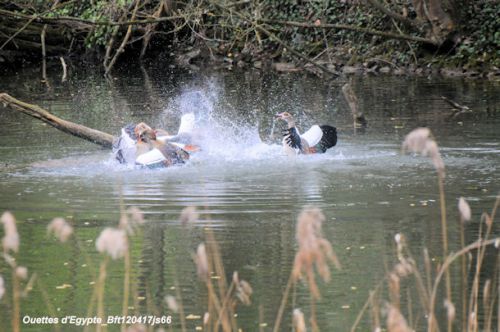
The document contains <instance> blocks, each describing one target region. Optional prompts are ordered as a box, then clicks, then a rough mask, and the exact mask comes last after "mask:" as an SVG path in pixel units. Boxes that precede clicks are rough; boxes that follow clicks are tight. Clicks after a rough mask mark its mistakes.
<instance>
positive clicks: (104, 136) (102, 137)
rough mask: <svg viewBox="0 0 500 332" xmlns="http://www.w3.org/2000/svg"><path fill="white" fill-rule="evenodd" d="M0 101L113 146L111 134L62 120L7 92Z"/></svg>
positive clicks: (70, 131) (69, 131)
mask: <svg viewBox="0 0 500 332" xmlns="http://www.w3.org/2000/svg"><path fill="white" fill-rule="evenodd" d="M0 102H2V103H3V105H4V106H5V107H8V108H10V109H12V110H15V111H19V112H21V113H24V114H27V115H29V116H31V117H34V118H36V119H38V120H40V121H43V122H45V123H47V124H49V125H51V126H52V127H54V128H56V129H59V130H61V131H63V132H65V133H67V134H70V135H73V136H76V137H79V138H83V139H85V140H87V141H89V142H92V143H95V144H97V145H100V146H102V147H104V148H108V149H111V148H112V146H113V142H114V140H115V137H114V136H113V135H110V134H108V133H104V132H102V131H99V130H96V129H92V128H89V127H85V126H82V125H79V124H77V123H74V122H70V121H66V120H63V119H61V118H59V117H57V116H55V115H53V114H51V113H49V112H48V111H46V110H44V109H43V108H41V107H40V106H37V105H32V104H28V103H25V102H22V101H20V100H18V99H16V98H14V97H12V96H10V95H9V94H7V93H0Z"/></svg>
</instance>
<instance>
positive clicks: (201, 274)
mask: <svg viewBox="0 0 500 332" xmlns="http://www.w3.org/2000/svg"><path fill="white" fill-rule="evenodd" d="M194 262H195V263H196V273H197V274H198V278H200V280H201V281H205V282H206V281H207V280H208V278H209V271H208V257H207V250H206V248H205V244H203V243H200V244H199V245H198V248H197V249H196V255H195V256H194Z"/></svg>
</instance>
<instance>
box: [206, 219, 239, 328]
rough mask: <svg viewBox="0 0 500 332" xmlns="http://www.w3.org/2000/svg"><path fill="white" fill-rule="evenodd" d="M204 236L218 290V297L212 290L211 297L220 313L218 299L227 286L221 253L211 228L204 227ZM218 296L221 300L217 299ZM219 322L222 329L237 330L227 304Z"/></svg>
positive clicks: (231, 309) (221, 296)
mask: <svg viewBox="0 0 500 332" xmlns="http://www.w3.org/2000/svg"><path fill="white" fill-rule="evenodd" d="M205 237H206V239H207V243H208V246H209V247H208V248H209V252H210V255H209V258H210V261H211V263H212V265H211V266H213V267H214V270H215V274H216V275H217V285H218V290H219V297H217V295H216V293H215V292H214V293H213V295H215V297H213V299H214V304H215V308H216V310H217V311H218V312H219V314H220V312H221V305H220V301H221V300H222V299H223V298H224V296H225V294H226V292H227V291H226V288H227V282H226V272H225V270H224V265H223V264H222V255H221V253H220V250H219V246H218V244H217V241H216V239H215V235H214V233H213V231H212V230H211V229H206V230H205ZM210 284H211V282H210ZM212 289H213V287H212ZM219 298H220V299H221V300H219ZM214 317H217V316H214ZM221 322H222V329H223V330H224V331H231V330H233V331H237V330H238V327H237V323H236V319H235V317H234V311H233V307H232V306H228V307H227V309H226V310H225V312H223V313H222V320H221Z"/></svg>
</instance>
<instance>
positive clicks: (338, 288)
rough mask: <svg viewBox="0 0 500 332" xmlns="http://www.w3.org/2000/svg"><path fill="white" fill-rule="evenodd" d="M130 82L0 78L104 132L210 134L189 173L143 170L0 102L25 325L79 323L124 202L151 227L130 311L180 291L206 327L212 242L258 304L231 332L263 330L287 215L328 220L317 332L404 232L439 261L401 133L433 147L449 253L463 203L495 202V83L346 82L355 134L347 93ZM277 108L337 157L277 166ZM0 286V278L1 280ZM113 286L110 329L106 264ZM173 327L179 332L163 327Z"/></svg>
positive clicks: (161, 308)
mask: <svg viewBox="0 0 500 332" xmlns="http://www.w3.org/2000/svg"><path fill="white" fill-rule="evenodd" d="M130 67H131V68H123V69H122V70H121V71H119V72H117V73H116V74H114V77H113V78H112V79H110V80H106V79H104V78H103V77H102V76H101V74H100V73H99V72H98V71H94V70H85V71H76V70H75V69H74V70H71V71H70V80H69V81H67V82H64V83H61V82H60V80H59V75H60V72H59V68H58V67H57V66H54V67H53V68H51V70H50V71H49V82H48V84H46V83H44V82H41V80H40V73H39V72H38V69H37V68H27V69H23V70H20V71H18V72H16V73H14V72H4V73H3V74H2V80H1V81H0V91H6V92H8V93H10V94H11V95H13V96H15V97H17V98H19V99H22V100H25V101H28V102H31V103H35V104H39V105H41V106H43V107H45V108H46V109H48V110H49V111H50V112H52V113H54V114H56V115H58V116H60V117H62V118H64V119H67V120H70V121H74V122H77V123H80V124H84V125H87V126H89V127H92V128H96V129H99V130H103V131H106V132H109V133H112V134H118V133H119V130H120V128H121V127H122V126H124V125H126V124H128V123H134V122H139V121H145V122H147V123H149V124H151V125H152V126H155V127H162V128H165V129H167V130H170V131H175V130H176V128H177V126H178V123H179V118H180V116H181V115H182V113H183V112H187V111H195V112H196V114H197V116H198V117H200V118H202V119H203V121H204V123H205V125H204V128H203V130H204V131H205V133H204V134H205V137H206V141H205V142H204V146H205V148H204V150H203V151H202V152H200V153H198V154H196V155H194V156H193V158H192V159H191V161H190V162H189V163H188V164H187V165H185V166H183V167H176V168H170V169H163V170H139V169H133V168H130V167H126V166H123V165H119V164H117V163H116V162H115V161H114V160H113V158H112V156H111V153H110V152H109V151H106V150H103V149H101V148H99V147H97V146H95V145H93V144H91V143H87V142H84V141H82V140H81V139H78V138H74V137H71V136H68V135H66V134H64V133H61V132H59V131H57V130H56V129H53V128H52V127H50V126H48V125H45V124H43V123H41V122H40V121H38V120H35V119H32V118H30V117H28V116H26V115H23V114H19V113H15V112H14V111H12V110H10V109H7V108H3V107H2V106H1V105H0V141H1V144H0V160H1V164H0V188H1V190H0V210H1V211H3V210H10V211H12V212H13V213H14V214H15V216H16V217H17V219H18V221H19V225H18V227H19V231H20V236H21V249H20V253H19V255H18V256H17V257H18V258H17V259H18V261H19V263H20V264H23V265H26V266H28V268H29V270H30V271H32V272H36V273H37V276H38V278H37V279H38V280H39V282H38V283H37V284H36V287H34V290H33V291H32V293H31V294H29V295H28V297H27V298H26V299H24V300H23V302H22V313H23V314H27V315H31V316H43V315H57V316H64V315H78V316H86V312H87V309H88V307H89V300H90V294H91V290H92V283H93V281H94V280H95V277H96V273H97V266H98V264H99V261H100V260H101V257H100V256H99V255H98V254H97V252H96V250H95V245H94V241H95V238H96V237H97V236H98V235H99V233H100V232H101V230H102V229H103V228H104V227H106V226H113V225H116V224H117V222H118V220H119V214H120V212H119V211H120V202H121V201H122V202H123V205H124V206H125V207H131V206H136V207H139V208H140V209H142V210H143V211H144V213H145V216H146V219H147V221H148V222H147V224H146V225H145V226H144V227H143V230H142V234H139V235H137V236H136V237H134V240H133V243H132V259H133V262H132V264H133V272H132V274H133V279H134V280H137V284H136V285H135V287H136V289H135V290H136V293H134V294H135V295H134V300H133V301H132V300H131V301H130V302H131V304H130V306H133V308H131V309H130V310H131V312H140V313H144V312H153V311H154V312H156V311H158V312H168V309H166V308H165V303H164V302H163V299H164V297H165V296H166V295H168V294H172V295H175V293H176V290H175V287H176V284H178V286H177V287H179V288H180V293H181V294H182V300H183V304H184V310H185V313H186V315H188V314H192V315H200V316H203V313H204V312H205V311H206V291H205V289H204V285H203V284H202V283H200V282H199V281H198V279H197V277H196V269H195V266H194V264H193V261H192V257H191V254H192V253H193V252H194V250H195V249H196V247H197V245H198V244H199V243H201V242H202V241H204V233H205V231H206V230H207V229H209V230H212V231H213V232H214V234H215V237H216V239H217V242H218V243H219V245H220V250H221V255H222V259H223V262H224V266H225V269H226V273H227V276H228V277H230V275H231V273H232V271H238V272H239V275H240V277H241V278H243V279H245V280H248V281H249V282H250V283H251V285H252V286H253V289H254V294H253V296H252V302H253V303H252V305H251V306H250V307H243V306H240V307H239V310H238V322H239V324H240V325H241V326H242V327H243V329H244V330H245V331H258V330H259V322H261V323H263V325H262V326H261V327H262V328H263V329H264V330H265V331H270V330H271V329H270V327H271V326H272V325H273V323H274V319H275V317H276V312H277V308H278V306H279V303H280V301H281V296H282V294H283V290H284V288H285V285H286V283H287V280H288V277H289V274H290V271H291V266H292V263H293V259H294V255H295V250H296V241H295V224H296V219H297V216H298V214H299V212H300V211H301V209H302V208H303V207H304V206H306V205H314V206H317V207H320V208H321V209H322V210H323V212H324V214H325V216H326V221H325V222H324V225H323V232H324V235H325V237H326V238H327V239H328V240H329V241H330V242H331V243H332V245H333V248H334V250H335V251H336V253H337V255H338V257H339V260H340V262H341V265H342V269H341V270H340V271H337V270H335V271H332V280H331V282H330V283H328V284H321V286H320V289H321V294H322V298H321V300H320V301H319V303H318V305H317V312H318V321H319V324H320V327H322V330H324V331H333V330H335V331H345V330H347V329H349V328H350V326H351V325H352V323H353V322H354V320H355V318H356V316H357V314H358V312H359V311H360V310H361V308H362V306H363V304H364V302H365V301H366V299H367V297H368V292H369V290H370V289H373V287H375V285H376V284H377V283H378V281H380V280H381V279H382V278H383V277H384V274H385V272H386V270H387V269H389V267H390V266H391V265H392V264H393V263H394V261H395V255H394V251H395V245H394V240H393V239H394V235H395V234H396V233H398V232H401V233H403V234H405V236H406V238H407V240H408V243H409V244H410V246H411V248H412V251H413V252H414V253H415V254H416V255H417V256H418V257H420V256H421V252H422V250H423V248H424V247H427V248H429V251H430V253H431V256H432V257H438V256H439V255H440V253H441V248H442V247H441V232H440V223H439V196H438V186H437V181H436V174H435V172H434V170H433V168H432V165H431V164H430V163H429V162H428V161H427V160H425V159H423V158H421V157H416V156H408V155H407V156H404V155H402V154H401V153H400V146H401V142H402V140H403V138H404V135H406V134H407V133H408V132H409V131H411V130H412V129H413V128H415V127H418V126H428V127H430V128H431V130H432V131H433V133H434V135H435V138H436V140H437V142H438V144H439V146H440V149H441V153H442V155H443V158H444V161H445V164H446V179H445V187H446V193H447V197H446V203H447V208H448V217H449V227H450V247H452V248H457V246H458V244H459V242H458V236H457V227H456V226H457V212H456V205H457V200H458V197H460V196H464V197H466V198H467V199H468V200H469V201H470V204H471V207H472V210H473V215H474V218H475V220H478V219H479V216H480V215H481V212H482V211H489V210H491V208H492V206H493V203H494V200H495V196H496V194H497V193H498V190H499V186H498V176H499V175H500V169H499V165H500V120H499V117H498V111H499V109H500V106H499V105H500V84H499V83H498V82H491V81H479V80H474V81H462V80H456V79H428V78H404V77H359V78H354V79H353V81H352V82H351V84H352V86H353V88H354V90H355V91H356V93H357V95H358V99H359V102H360V109H361V110H362V111H363V112H364V113H365V114H366V118H367V119H368V128H367V129H366V130H365V131H359V130H358V131H357V132H354V131H353V128H352V116H351V115H350V111H349V109H348V106H347V104H346V103H345V101H344V99H343V97H342V93H341V87H342V85H343V84H344V83H346V81H345V80H342V79H337V80H329V79H320V78H317V77H309V76H302V75H297V76H295V75H275V74H267V75H264V74H262V73H261V72H254V71H249V72H224V73H198V72H195V73H190V72H171V71H169V70H166V69H165V68H156V67H154V66H152V67H146V68H144V67H139V66H130ZM441 96H446V97H448V98H450V99H452V100H455V101H457V102H459V103H462V104H465V105H467V106H469V107H470V108H471V109H473V111H474V114H471V115H469V114H465V115H460V116H457V117H453V116H452V114H453V111H452V109H451V108H450V106H449V105H448V104H447V103H445V102H444V101H443V100H442V99H441ZM282 111H288V112H290V113H293V114H295V115H296V118H297V119H298V124H299V126H300V127H301V128H303V129H307V128H308V127H309V126H310V125H313V124H316V123H318V124H331V125H334V126H336V127H337V128H338V132H339V142H338V145H337V146H336V147H335V148H333V149H331V150H329V151H328V152H327V153H326V154H324V155H317V156H312V157H311V156H307V157H306V156H299V157H297V158H292V159H290V158H288V157H286V156H284V155H282V153H281V147H280V144H281V143H280V133H281V128H282V127H281V124H279V123H275V122H274V118H273V114H275V113H277V112H282ZM193 205H194V206H197V207H198V208H199V210H200V213H201V216H200V220H198V221H197V222H195V223H194V224H193V225H190V226H188V227H187V228H186V227H183V226H182V225H181V223H180V222H179V220H178V217H179V213H180V211H181V210H182V209H183V208H184V207H186V206H193ZM58 216H62V217H66V218H68V220H70V221H71V223H72V224H73V225H74V227H75V231H76V234H77V238H78V241H70V242H69V243H68V244H64V245H61V244H58V243H56V241H55V240H53V239H52V238H50V237H48V236H47V235H46V225H47V224H48V222H50V220H51V219H52V218H54V217H58ZM476 228H477V223H476V224H474V223H473V224H472V225H471V226H470V227H469V228H468V230H467V237H468V239H469V240H472V239H473V238H474V237H475V236H476V234H477V233H476V232H475V229H476ZM6 271H7V267H6V266H5V264H4V263H3V262H2V263H0V274H6V273H7V272H6ZM6 280H7V281H9V280H10V279H9V278H8V277H6ZM107 280H108V283H107V292H106V297H105V303H106V313H107V314H120V313H121V305H122V297H121V296H122V295H121V289H122V286H123V265H122V262H121V261H117V262H112V263H111V264H110V266H109V271H108V276H107ZM41 289H44V291H42V290H41ZM296 292H297V294H296V295H297V299H296V303H297V306H298V307H301V308H303V310H304V311H305V312H306V313H307V312H308V310H309V309H308V308H309V298H308V293H307V288H306V287H305V286H304V285H302V284H299V286H298V288H297V290H296ZM48 304H50V305H48ZM10 310H11V309H10V307H8V306H7V305H6V304H5V302H4V303H1V302H0V325H2V326H8V324H10V322H9V317H10ZM287 312H289V310H287ZM420 319H423V318H422V317H420ZM173 324H174V325H173V326H174V329H175V330H177V329H178V328H179V321H178V318H177V316H175V315H174V322H173ZM187 324H188V327H189V330H190V331H192V330H194V328H195V327H196V326H201V324H202V323H201V320H200V319H197V318H196V317H195V319H192V320H188V322H187ZM265 324H267V326H268V327H264V325H265ZM289 324H290V317H289V314H288V313H287V314H286V315H285V321H284V324H283V326H284V327H283V330H290V325H289ZM363 324H365V325H363ZM368 324H369V321H368V319H367V320H366V321H364V322H362V326H364V328H365V329H366V328H367V326H369V325H368ZM65 328H67V329H68V330H70V329H69V328H68V327H63V329H65ZM115 328H116V326H115V327H111V330H113V329H115ZM40 329H42V330H51V328H49V327H47V326H24V330H26V331H31V330H32V331H38V330H40Z"/></svg>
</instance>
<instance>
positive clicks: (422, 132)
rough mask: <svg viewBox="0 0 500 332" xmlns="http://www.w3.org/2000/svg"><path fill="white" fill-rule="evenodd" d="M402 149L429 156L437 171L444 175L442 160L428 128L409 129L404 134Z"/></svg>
mask: <svg viewBox="0 0 500 332" xmlns="http://www.w3.org/2000/svg"><path fill="white" fill-rule="evenodd" d="M402 149H403V152H411V153H418V154H421V155H422V156H424V157H429V158H430V159H431V161H432V163H433V165H434V168H436V170H437V172H438V173H439V174H440V175H442V176H444V162H443V159H442V158H441V154H440V153H439V148H438V145H437V143H436V141H435V140H434V139H433V138H432V135H431V131H430V130H429V128H417V129H414V130H413V131H411V132H410V133H409V134H408V135H406V137H405V140H404V141H403V146H402Z"/></svg>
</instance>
